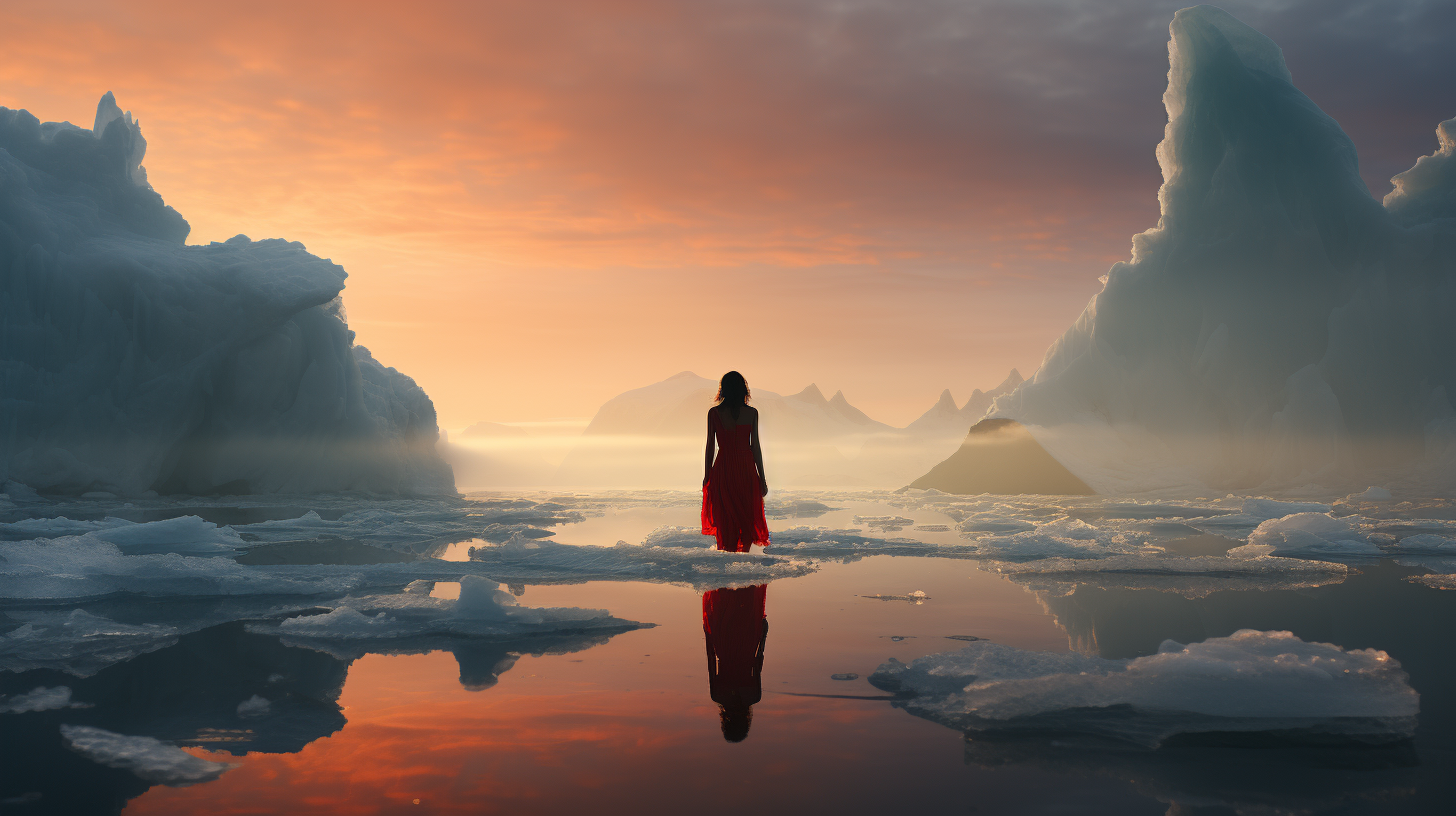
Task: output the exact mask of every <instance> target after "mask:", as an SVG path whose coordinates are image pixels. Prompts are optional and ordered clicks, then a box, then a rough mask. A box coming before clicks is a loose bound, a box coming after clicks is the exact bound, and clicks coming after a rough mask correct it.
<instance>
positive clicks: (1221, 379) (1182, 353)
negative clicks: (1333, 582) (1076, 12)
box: [989, 5, 1456, 495]
mask: <svg viewBox="0 0 1456 816" xmlns="http://www.w3.org/2000/svg"><path fill="white" fill-rule="evenodd" d="M1169 30H1170V35H1171V41H1170V43H1169V47H1168V54H1169V71H1168V85H1167V91H1166V93H1165V94H1164V96H1163V102H1164V105H1165V107H1166V108H1167V113H1168V123H1167V126H1166V129H1165V131H1164V137H1163V140H1162V142H1161V143H1160V144H1159V145H1158V148H1157V157H1158V161H1159V164H1160V165H1161V167H1162V171H1163V185H1162V188H1161V189H1160V190H1159V193H1158V200H1159V203H1160V205H1161V217H1160V218H1159V221H1158V224H1157V226H1156V227H1154V228H1152V229H1150V230H1148V231H1146V232H1144V233H1141V234H1139V235H1137V236H1135V237H1134V238H1133V246H1132V257H1131V260H1130V261H1128V262H1120V263H1117V264H1114V265H1113V266H1112V268H1111V269H1110V270H1109V271H1108V273H1107V275H1106V277H1105V278H1104V279H1103V280H1104V286H1103V288H1102V291H1101V292H1100V293H1098V294H1097V295H1096V296H1095V297H1093V298H1092V300H1091V302H1090V303H1089V304H1088V305H1087V307H1086V309H1085V311H1084V312H1083V313H1082V315H1081V316H1080V317H1079V318H1078V319H1077V320H1076V321H1075V323H1073V325H1072V326H1071V327H1070V328H1068V330H1067V331H1066V333H1065V334H1064V335H1063V336H1062V337H1061V338H1060V339H1059V340H1057V341H1056V342H1055V343H1054V344H1053V345H1052V346H1051V347H1050V348H1049V349H1048V350H1047V353H1046V356H1045V357H1044V359H1043V360H1042V364H1041V366H1040V368H1039V369H1038V370H1037V372H1036V373H1035V375H1034V376H1033V377H1032V378H1031V379H1030V380H1029V381H1027V382H1026V383H1024V384H1022V385H1021V386H1020V387H1019V388H1018V389H1017V390H1016V391H1014V392H1013V393H1011V394H1009V395H1006V396H1003V397H1001V398H999V399H997V400H996V403H995V405H994V407H993V408H992V410H991V412H990V413H989V416H990V417H993V418H995V417H1000V418H1005V419H1010V420H1016V421H1018V422H1020V423H1022V424H1024V425H1025V426H1026V428H1027V429H1028V430H1029V431H1030V433H1031V434H1032V436H1033V437H1034V438H1035V439H1036V440H1037V441H1038V442H1039V443H1040V444H1041V445H1042V447H1044V448H1045V449H1046V450H1047V451H1048V452H1049V453H1051V455H1052V456H1053V457H1055V458H1056V459H1057V460H1058V461H1059V462H1061V463H1062V464H1063V465H1065V466H1066V467H1067V468H1068V469H1069V470H1071V471H1072V472H1073V473H1075V474H1076V475H1078V476H1079V477H1081V478H1082V479H1083V480H1085V481H1086V482H1087V483H1088V484H1089V485H1090V486H1091V487H1092V488H1094V489H1095V490H1096V491H1097V492H1099V493H1104V494H1127V493H1136V492H1140V491H1147V490H1153V489H1162V488H1167V487H1168V486H1170V485H1179V486H1184V487H1198V486H1207V487H1214V488H1219V489H1230V488H1233V489H1249V488H1255V487H1259V486H1266V487H1271V488H1272V487H1279V488H1304V487H1307V486H1310V485H1318V486H1322V487H1323V488H1324V489H1326V490H1341V491H1345V490H1350V489H1359V487H1360V486H1363V485H1369V484H1371V483H1372V482H1376V483H1382V484H1386V485H1389V486H1390V487H1394V488H1397V489H1398V490H1399V491H1400V492H1415V491H1422V492H1423V493H1425V494H1426V495H1431V494H1440V495H1444V494H1445V493H1448V492H1450V491H1451V490H1453V489H1456V410H1453V407H1452V403H1451V400H1452V397H1453V394H1456V322H1453V321H1451V320H1450V315H1451V314H1452V313H1453V312H1456V285H1453V284H1452V281H1453V280H1456V219H1453V217H1452V213H1453V211H1456V207H1453V204H1452V202H1453V201H1456V170H1453V167H1456V154H1453V150H1456V147H1453V141H1452V138H1453V133H1456V120H1451V121H1448V122H1443V123H1442V124H1441V125H1440V127H1439V128H1438V130H1437V134H1438V140H1439V150H1438V151H1437V152H1436V153H1435V154H1434V155H1432V156H1427V157H1424V158H1421V159H1420V160H1419V161H1418V162H1417V163H1416V166H1415V167H1413V168H1412V169H1411V170H1409V171H1407V172H1405V173H1402V174H1401V175H1399V176H1397V177H1396V179H1395V184H1396V190H1395V191H1394V192H1392V193H1391V194H1390V196H1388V197H1387V198H1386V200H1385V205H1384V206H1381V204H1380V202H1377V201H1375V200H1374V199H1373V198H1371V196H1370V193H1369V191H1368V189H1367V188H1366V185H1365V183H1364V182H1363V181H1362V180H1361V178H1360V175H1359V169H1358V160H1357V154H1356V150H1355V147H1354V145H1353V144H1352V143H1351V142H1350V140H1349V138H1348V137H1347V136H1346V135H1345V134H1344V132H1343V131H1342V130H1341V129H1340V127H1339V125H1338V124H1337V123H1336V122H1335V121H1334V120H1332V119H1331V118H1330V117H1329V116H1327V115H1325V114H1324V113H1323V112H1322V111H1320V110H1319V108H1318V107H1317V106H1316V105H1315V104H1314V103H1313V102H1312V101H1310V99H1309V98H1308V97H1306V96H1305V95H1304V94H1303V93H1301V92H1300V91H1299V90H1298V89H1297V88H1295V87H1294V85H1293V84H1292V83H1291V78H1290V74H1289V71H1288V70H1287V68H1286V67H1285V64H1284V58H1283V55H1282V53H1281V52H1280V50H1279V47H1278V46H1277V45H1275V44H1274V43H1273V42H1272V41H1270V40H1269V39H1268V38H1267V37H1265V36H1263V35H1262V34H1260V33H1259V32H1257V31H1255V30H1253V29H1252V28H1250V27H1248V26H1247V25H1244V24H1243V23H1241V22H1239V21H1238V20H1236V19H1235V18H1233V17H1232V16H1230V15H1229V14H1228V13H1227V12H1224V11H1222V10H1220V9H1218V8H1215V7H1213V6H1206V5H1205V6H1197V7H1194V8H1187V9H1183V10H1182V11H1179V12H1177V14H1176V15H1175V16H1174V18H1173V21H1172V24H1171V26H1170V29H1169ZM1377 480H1378V482H1377Z"/></svg>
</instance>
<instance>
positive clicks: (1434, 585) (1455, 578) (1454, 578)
mask: <svg viewBox="0 0 1456 816" xmlns="http://www.w3.org/2000/svg"><path fill="white" fill-rule="evenodd" d="M1406 580H1407V581H1409V582H1411V583H1413V584H1421V585H1422V586H1428V587H1430V588H1431V589H1456V574H1453V573H1449V572H1437V573H1432V574H1430V575H1412V576H1410V577H1409V578H1406Z"/></svg>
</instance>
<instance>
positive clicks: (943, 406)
mask: <svg viewBox="0 0 1456 816" xmlns="http://www.w3.org/2000/svg"><path fill="white" fill-rule="evenodd" d="M935 408H936V410H948V411H954V410H955V409H956V401H955V397H952V396H951V395H950V389H949V388H947V389H945V390H944V391H942V392H940V399H938V400H936V401H935Z"/></svg>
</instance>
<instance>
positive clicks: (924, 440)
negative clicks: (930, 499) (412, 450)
mask: <svg viewBox="0 0 1456 816" xmlns="http://www.w3.org/2000/svg"><path fill="white" fill-rule="evenodd" d="M1020 383H1021V375H1020V374H1019V373H1018V372H1016V371H1012V372H1011V374H1010V375H1009V376H1008V377H1007V378H1006V380H1005V381H1004V382H1002V383H1001V384H1000V385H998V386H997V387H996V388H994V389H992V390H991V391H981V390H979V389H978V390H976V391H975V392H974V393H973V394H972V395H971V398H970V399H969V400H967V402H966V404H965V405H963V406H957V405H956V403H955V399H954V398H953V397H952V396H951V393H950V391H948V390H947V391H945V392H944V393H942V394H941V398H940V400H939V401H938V402H937V403H936V404H935V405H933V406H931V408H930V409H929V410H928V411H926V412H925V413H924V414H923V415H921V416H920V418H918V419H916V420H915V421H914V422H912V423H910V425H908V426H907V427H905V428H895V427H893V426H890V425H887V424H885V423H883V422H879V421H877V420H874V419H872V418H870V417H869V416H868V415H866V414H865V412H864V411H861V410H860V409H858V408H856V407H854V406H853V405H852V404H850V402H849V400H848V399H847V398H845V396H844V392H842V391H836V392H834V396H832V397H829V398H827V399H826V398H825V396H824V392H823V391H821V390H820V389H819V387H818V385H815V384H810V385H809V386H808V387H806V388H805V389H804V390H802V391H800V392H799V393H797V394H790V395H787V396H784V395H781V394H777V393H774V392H772V391H767V390H764V389H754V390H753V396H752V400H751V402H752V405H753V406H754V407H756V408H758V410H759V414H760V420H759V424H760V428H761V429H762V431H763V435H764V457H765V460H766V461H765V469H766V470H767V471H768V473H769V478H770V481H771V483H773V484H781V485H786V486H787V485H795V486H845V485H863V486H890V485H894V486H899V485H903V484H905V483H906V482H908V481H909V480H910V479H912V478H914V477H916V476H918V475H920V474H921V473H924V472H925V470H926V469H927V468H928V467H930V466H931V465H933V464H935V463H936V462H939V461H941V460H943V459H944V458H946V457H947V456H949V455H950V454H951V453H952V452H953V451H954V450H955V449H956V446H957V445H959V444H960V441H961V439H962V438H963V437H964V436H965V434H966V432H967V431H968V430H969V429H970V427H971V426H972V425H974V424H975V423H976V421H977V420H979V419H980V418H981V417H982V416H983V415H984V414H985V413H986V411H987V409H989V408H990V406H991V402H992V400H993V399H995V398H996V397H997V396H1000V395H1001V394H1004V393H1009V392H1010V391H1011V390H1013V389H1014V388H1015V387H1016V386H1017V385H1019V384H1020ZM717 390H718V383H717V382H716V381H715V380H710V379H708V378H706V377H700V376H698V375H697V374H694V373H693V372H691V371H684V372H681V373H678V374H674V375H673V376H671V377H668V378H667V379H665V380H663V381H661V382H657V383H653V384H652V385H648V386H644V387H642V388H636V389H633V390H631V391H627V392H625V393H623V394H620V395H618V396H616V397H613V398H612V399H610V400H608V401H607V402H606V403H605V404H604V405H602V407H601V408H600V409H598V410H597V413H596V415H595V416H594V417H593V418H592V421H591V424H589V425H588V426H587V428H586V431H585V432H584V433H583V434H582V437H581V439H580V440H579V443H578V445H577V446H576V447H575V448H573V449H572V450H571V451H570V452H569V453H568V454H567V455H566V457H565V459H564V460H563V461H562V463H561V466H560V467H559V468H558V469H557V471H556V473H555V476H554V478H553V479H552V481H553V483H555V484H561V485H584V486H590V485H598V486H601V485H621V486H639V487H640V486H654V485H680V484H695V483H696V481H697V480H698V479H701V472H702V457H701V454H700V453H699V450H700V447H699V445H696V444H692V443H691V442H689V441H688V440H694V441H696V440H701V439H703V438H704V436H705V434H706V430H707V427H706V422H707V411H708V407H709V406H711V405H712V404H713V398H714V396H716V394H717Z"/></svg>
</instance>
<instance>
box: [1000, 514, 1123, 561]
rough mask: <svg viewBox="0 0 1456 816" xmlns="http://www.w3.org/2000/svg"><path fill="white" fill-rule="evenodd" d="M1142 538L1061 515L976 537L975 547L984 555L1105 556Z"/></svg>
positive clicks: (1011, 557)
mask: <svg viewBox="0 0 1456 816" xmlns="http://www.w3.org/2000/svg"><path fill="white" fill-rule="evenodd" d="M1144 543H1145V542H1144V541H1142V540H1139V537H1138V536H1137V535H1135V534H1132V533H1128V532H1123V531H1120V530H1117V529H1103V528H1099V527H1094V526H1092V525H1091V524H1088V523H1087V522H1085V521H1082V520H1080V519H1061V520H1058V521H1052V522H1048V523H1046V524H1042V525H1039V526H1037V527H1036V528H1035V529H1032V530H1028V531H1027V532H1023V533H1014V534H1012V535H1009V536H986V537H984V538H981V539H978V540H977V542H976V546H977V548H978V549H979V550H980V552H981V553H983V554H984V555H988V556H993V557H996V558H1004V559H1015V560H1025V559H1037V558H1107V557H1109V556H1112V555H1119V554H1126V553H1135V552H1138V551H1140V550H1141V549H1142V548H1143V545H1144Z"/></svg>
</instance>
